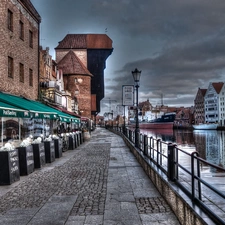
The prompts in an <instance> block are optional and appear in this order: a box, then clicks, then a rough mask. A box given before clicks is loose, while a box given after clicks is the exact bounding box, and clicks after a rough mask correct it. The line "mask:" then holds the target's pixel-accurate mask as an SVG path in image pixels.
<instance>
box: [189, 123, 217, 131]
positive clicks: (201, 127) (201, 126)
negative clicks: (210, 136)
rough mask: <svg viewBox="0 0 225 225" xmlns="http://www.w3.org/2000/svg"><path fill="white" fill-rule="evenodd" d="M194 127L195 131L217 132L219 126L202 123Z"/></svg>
mask: <svg viewBox="0 0 225 225" xmlns="http://www.w3.org/2000/svg"><path fill="white" fill-rule="evenodd" d="M192 126H193V128H194V129H195V130H216V129H217V128H218V124H216V123H202V124H195V125H192Z"/></svg>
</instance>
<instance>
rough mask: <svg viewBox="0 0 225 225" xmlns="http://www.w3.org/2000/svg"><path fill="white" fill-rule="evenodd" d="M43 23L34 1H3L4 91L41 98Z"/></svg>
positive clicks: (0, 63)
mask: <svg viewBox="0 0 225 225" xmlns="http://www.w3.org/2000/svg"><path fill="white" fill-rule="evenodd" d="M40 22H41V17H40V15H39V14H38V12H37V11H36V10H35V8H34V6H33V5H32V3H31V2H30V0H14V1H2V0H1V13H0V27H1V30H0V51H1V54H0V69H1V75H0V78H1V87H0V91H4V92H7V93H11V94H15V95H22V96H24V97H26V98H29V99H33V100H36V99H37V98H38V88H39V85H38V83H39V77H38V67H39V66H38V64H39V60H38V58H39V55H38V51H39V24H40Z"/></svg>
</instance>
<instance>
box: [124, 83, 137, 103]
mask: <svg viewBox="0 0 225 225" xmlns="http://www.w3.org/2000/svg"><path fill="white" fill-rule="evenodd" d="M122 92H123V106H133V105H134V85H123V86H122Z"/></svg>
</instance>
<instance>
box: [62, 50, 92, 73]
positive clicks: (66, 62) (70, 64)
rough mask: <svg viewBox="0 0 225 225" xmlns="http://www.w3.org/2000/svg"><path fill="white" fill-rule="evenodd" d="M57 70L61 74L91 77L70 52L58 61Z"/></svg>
mask: <svg viewBox="0 0 225 225" xmlns="http://www.w3.org/2000/svg"><path fill="white" fill-rule="evenodd" d="M58 68H59V69H62V71H63V74H77V75H88V76H93V75H92V74H91V73H90V72H89V70H88V69H87V68H86V67H85V66H84V64H83V63H82V62H81V60H80V59H79V58H78V57H77V56H76V54H75V53H74V52H73V51H72V50H70V51H69V52H68V53H67V54H66V55H65V56H64V57H63V58H62V59H61V60H60V61H59V63H58Z"/></svg>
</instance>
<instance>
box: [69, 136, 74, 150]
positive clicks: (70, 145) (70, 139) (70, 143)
mask: <svg viewBox="0 0 225 225" xmlns="http://www.w3.org/2000/svg"><path fill="white" fill-rule="evenodd" d="M68 141H69V147H68V150H74V148H75V145H74V138H73V137H72V136H69V137H68Z"/></svg>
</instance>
